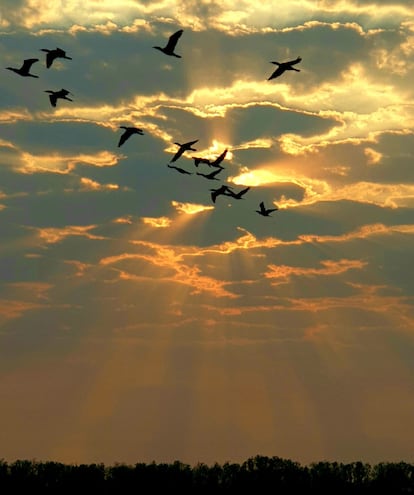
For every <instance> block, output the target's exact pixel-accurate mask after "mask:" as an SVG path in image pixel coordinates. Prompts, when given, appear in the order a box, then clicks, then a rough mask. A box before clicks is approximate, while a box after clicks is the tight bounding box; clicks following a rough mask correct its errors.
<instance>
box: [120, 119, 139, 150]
mask: <svg viewBox="0 0 414 495" xmlns="http://www.w3.org/2000/svg"><path fill="white" fill-rule="evenodd" d="M119 128H120V129H125V131H124V132H123V134H122V135H121V137H120V138H119V142H118V148H119V147H120V146H122V145H123V144H124V143H125V141H126V140H127V139H128V138H130V137H131V136H132V135H133V134H140V135H141V136H142V135H143V134H144V131H143V130H142V129H139V128H138V127H126V126H124V125H121V126H119Z"/></svg>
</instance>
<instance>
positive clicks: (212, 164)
mask: <svg viewBox="0 0 414 495" xmlns="http://www.w3.org/2000/svg"><path fill="white" fill-rule="evenodd" d="M227 151H228V150H227V149H225V150H224V151H223V153H222V154H221V155H219V156H218V157H217V158H216V159H215V160H214V161H213V162H210V167H220V168H224V167H222V166H221V165H220V163H221V162H222V161H223V160H224V158H225V156H226V155H227Z"/></svg>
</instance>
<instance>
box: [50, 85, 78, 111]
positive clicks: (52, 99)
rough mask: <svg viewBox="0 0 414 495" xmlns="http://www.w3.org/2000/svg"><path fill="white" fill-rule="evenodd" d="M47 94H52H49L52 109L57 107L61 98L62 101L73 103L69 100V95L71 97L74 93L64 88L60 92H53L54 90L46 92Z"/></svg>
mask: <svg viewBox="0 0 414 495" xmlns="http://www.w3.org/2000/svg"><path fill="white" fill-rule="evenodd" d="M45 93H50V94H49V100H50V103H51V104H52V107H55V106H56V102H57V100H58V99H59V98H61V99H62V100H68V101H73V100H71V99H70V98H68V95H71V94H72V93H70V92H69V91H68V90H67V89H63V88H62V89H61V90H59V91H52V90H50V89H48V90H46V91H45Z"/></svg>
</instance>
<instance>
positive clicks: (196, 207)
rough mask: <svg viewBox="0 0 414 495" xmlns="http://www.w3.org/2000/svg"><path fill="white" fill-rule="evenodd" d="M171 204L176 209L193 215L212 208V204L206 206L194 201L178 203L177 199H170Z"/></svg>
mask: <svg viewBox="0 0 414 495" xmlns="http://www.w3.org/2000/svg"><path fill="white" fill-rule="evenodd" d="M171 204H172V205H173V206H174V208H175V209H176V210H177V211H179V212H182V213H187V214H188V215H194V214H196V213H201V212H203V211H208V210H214V206H206V205H200V204H194V203H180V202H179V201H171Z"/></svg>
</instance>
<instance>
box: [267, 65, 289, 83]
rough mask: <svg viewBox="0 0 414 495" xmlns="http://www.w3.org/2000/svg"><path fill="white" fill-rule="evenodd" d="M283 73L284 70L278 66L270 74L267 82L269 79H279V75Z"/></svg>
mask: <svg viewBox="0 0 414 495" xmlns="http://www.w3.org/2000/svg"><path fill="white" fill-rule="evenodd" d="M284 72H285V69H284V68H283V67H282V66H279V67H278V68H277V69H276V70H275V71H274V72H273V73H272V74H271V76H270V77H268V78H267V80H268V81H270V79H274V78H275V77H279V76H280V75H281V74H283V73H284Z"/></svg>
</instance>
